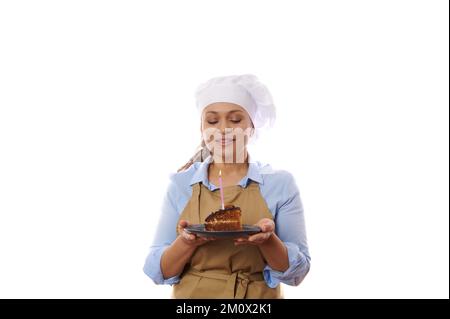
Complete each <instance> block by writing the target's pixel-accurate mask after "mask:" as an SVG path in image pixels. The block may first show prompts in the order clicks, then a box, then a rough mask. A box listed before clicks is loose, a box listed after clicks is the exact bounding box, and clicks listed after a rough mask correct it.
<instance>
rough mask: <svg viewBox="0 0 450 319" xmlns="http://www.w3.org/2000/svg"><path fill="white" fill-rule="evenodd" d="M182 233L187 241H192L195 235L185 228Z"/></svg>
mask: <svg viewBox="0 0 450 319" xmlns="http://www.w3.org/2000/svg"><path fill="white" fill-rule="evenodd" d="M182 235H183V238H184V239H186V240H189V241H194V240H195V237H196V236H195V235H193V234H189V233H188V232H187V231H186V230H184V231H183V233H182Z"/></svg>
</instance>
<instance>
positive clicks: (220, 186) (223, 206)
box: [219, 170, 225, 209]
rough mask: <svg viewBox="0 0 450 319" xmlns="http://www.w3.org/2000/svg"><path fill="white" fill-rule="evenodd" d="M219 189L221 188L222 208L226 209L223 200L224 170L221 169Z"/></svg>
mask: <svg viewBox="0 0 450 319" xmlns="http://www.w3.org/2000/svg"><path fill="white" fill-rule="evenodd" d="M219 189H220V200H221V202H222V209H225V203H224V201H223V186H222V170H219Z"/></svg>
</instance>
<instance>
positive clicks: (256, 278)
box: [173, 182, 281, 299]
mask: <svg viewBox="0 0 450 319" xmlns="http://www.w3.org/2000/svg"><path fill="white" fill-rule="evenodd" d="M192 187H193V188H192V197H191V199H190V200H189V202H188V204H187V205H186V207H185V209H184V210H183V212H182V214H181V215H180V219H183V220H187V221H188V222H189V223H191V224H202V223H204V220H205V218H206V216H208V215H209V214H210V213H211V212H212V211H216V210H217V209H219V208H220V205H221V201H220V193H219V191H218V190H216V191H214V192H212V191H210V190H209V189H208V188H206V187H205V186H203V184H201V183H197V184H194V185H193V186H192ZM223 191H224V201H225V203H227V204H233V205H235V206H239V207H240V208H241V211H242V222H243V223H244V224H249V225H253V224H256V223H257V222H258V221H259V220H260V219H262V218H270V219H273V216H272V214H271V213H270V211H269V209H268V207H267V205H266V202H265V201H264V198H263V197H262V196H261V192H260V190H259V185H258V184H257V183H255V182H250V184H249V185H248V186H247V187H246V188H242V187H241V186H239V185H235V186H229V187H224V189H223ZM177 232H178V230H177ZM265 265H266V263H265V261H264V259H263V256H262V255H261V253H260V251H259V248H258V247H257V246H253V245H240V246H235V245H234V240H233V239H217V240H215V241H211V242H208V243H206V244H204V245H202V246H199V247H197V249H196V251H195V252H194V254H193V255H192V258H191V261H190V263H188V264H187V265H186V267H185V268H184V271H183V273H182V274H181V280H180V282H179V283H178V284H176V285H174V288H173V297H174V298H204V299H207V298H255V299H259V298H281V293H280V286H279V285H278V287H277V288H269V286H267V284H266V282H265V281H264V277H263V275H262V271H263V269H264V267H265Z"/></svg>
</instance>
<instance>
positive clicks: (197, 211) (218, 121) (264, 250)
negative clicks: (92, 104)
mask: <svg viewBox="0 0 450 319" xmlns="http://www.w3.org/2000/svg"><path fill="white" fill-rule="evenodd" d="M196 98H197V107H198V110H199V112H200V114H201V132H202V147H201V149H200V150H199V151H198V152H197V154H196V155H194V157H193V158H191V160H190V161H189V162H188V163H187V164H186V165H184V166H183V167H182V169H180V170H179V171H178V173H176V174H174V175H172V178H171V183H170V186H169V188H168V191H167V194H166V197H165V201H164V205H163V211H162V216H161V219H160V223H159V226H158V230H157V234H156V237H155V240H154V243H153V245H152V246H151V248H150V253H149V255H148V257H147V259H146V262H145V266H144V272H145V273H146V274H147V275H148V276H149V277H150V278H152V279H153V281H154V282H155V283H156V284H170V285H173V287H174V288H173V296H174V297H175V298H281V292H280V285H279V284H280V282H282V283H285V284H288V285H298V284H300V282H301V281H302V280H303V278H304V277H305V276H306V274H307V273H308V271H309V267H310V256H309V253H308V246H307V242H306V233H305V225H304V218H303V207H302V203H301V199H300V195H299V191H298V188H297V186H296V183H295V180H294V178H293V177H292V175H291V174H290V173H288V172H286V171H274V170H272V169H271V168H270V166H267V165H262V164H260V163H259V162H252V161H251V160H250V156H249V154H248V152H247V143H248V142H249V139H251V138H254V137H255V135H256V133H257V132H258V130H260V129H261V128H263V127H265V126H267V124H270V123H271V122H273V120H274V118H275V107H274V105H273V102H272V98H271V95H270V93H269V91H268V90H267V88H266V87H265V86H264V85H263V84H261V83H260V82H259V81H258V79H257V78H256V77H255V76H253V75H249V74H246V75H239V76H225V77H217V78H213V79H211V80H209V81H207V82H206V83H204V84H203V85H201V86H200V87H199V88H198V90H197V93H196ZM219 172H220V173H221V176H222V177H223V181H222V182H223V185H222V189H223V194H224V195H223V196H224V202H226V203H227V204H233V205H235V206H239V207H240V208H241V211H242V219H243V223H244V224H255V225H257V226H259V227H260V228H261V230H262V231H261V232H260V233H258V234H254V235H251V236H249V237H245V238H233V239H214V238H207V237H201V236H196V235H195V234H193V233H189V232H187V231H186V230H185V228H186V227H187V226H189V225H190V224H201V223H203V222H204V219H205V218H206V216H208V214H209V213H211V212H212V211H216V210H217V209H219V208H220V207H221V196H220V191H219V189H218V186H217V185H219V180H218V179H219Z"/></svg>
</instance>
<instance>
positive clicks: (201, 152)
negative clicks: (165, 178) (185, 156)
mask: <svg viewBox="0 0 450 319" xmlns="http://www.w3.org/2000/svg"><path fill="white" fill-rule="evenodd" d="M209 155H211V152H210V151H209V150H208V148H207V147H206V144H205V141H204V140H203V139H202V142H201V143H200V145H199V146H198V147H197V150H196V152H195V154H194V156H192V157H191V158H190V159H189V161H188V162H187V163H186V164H184V165H183V166H182V167H180V168H179V169H178V171H177V172H181V171H184V170H186V169H188V168H189V167H191V165H192V164H194V163H195V162H203V161H204V160H205V159H206V158H207V157H208V156H209Z"/></svg>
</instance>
